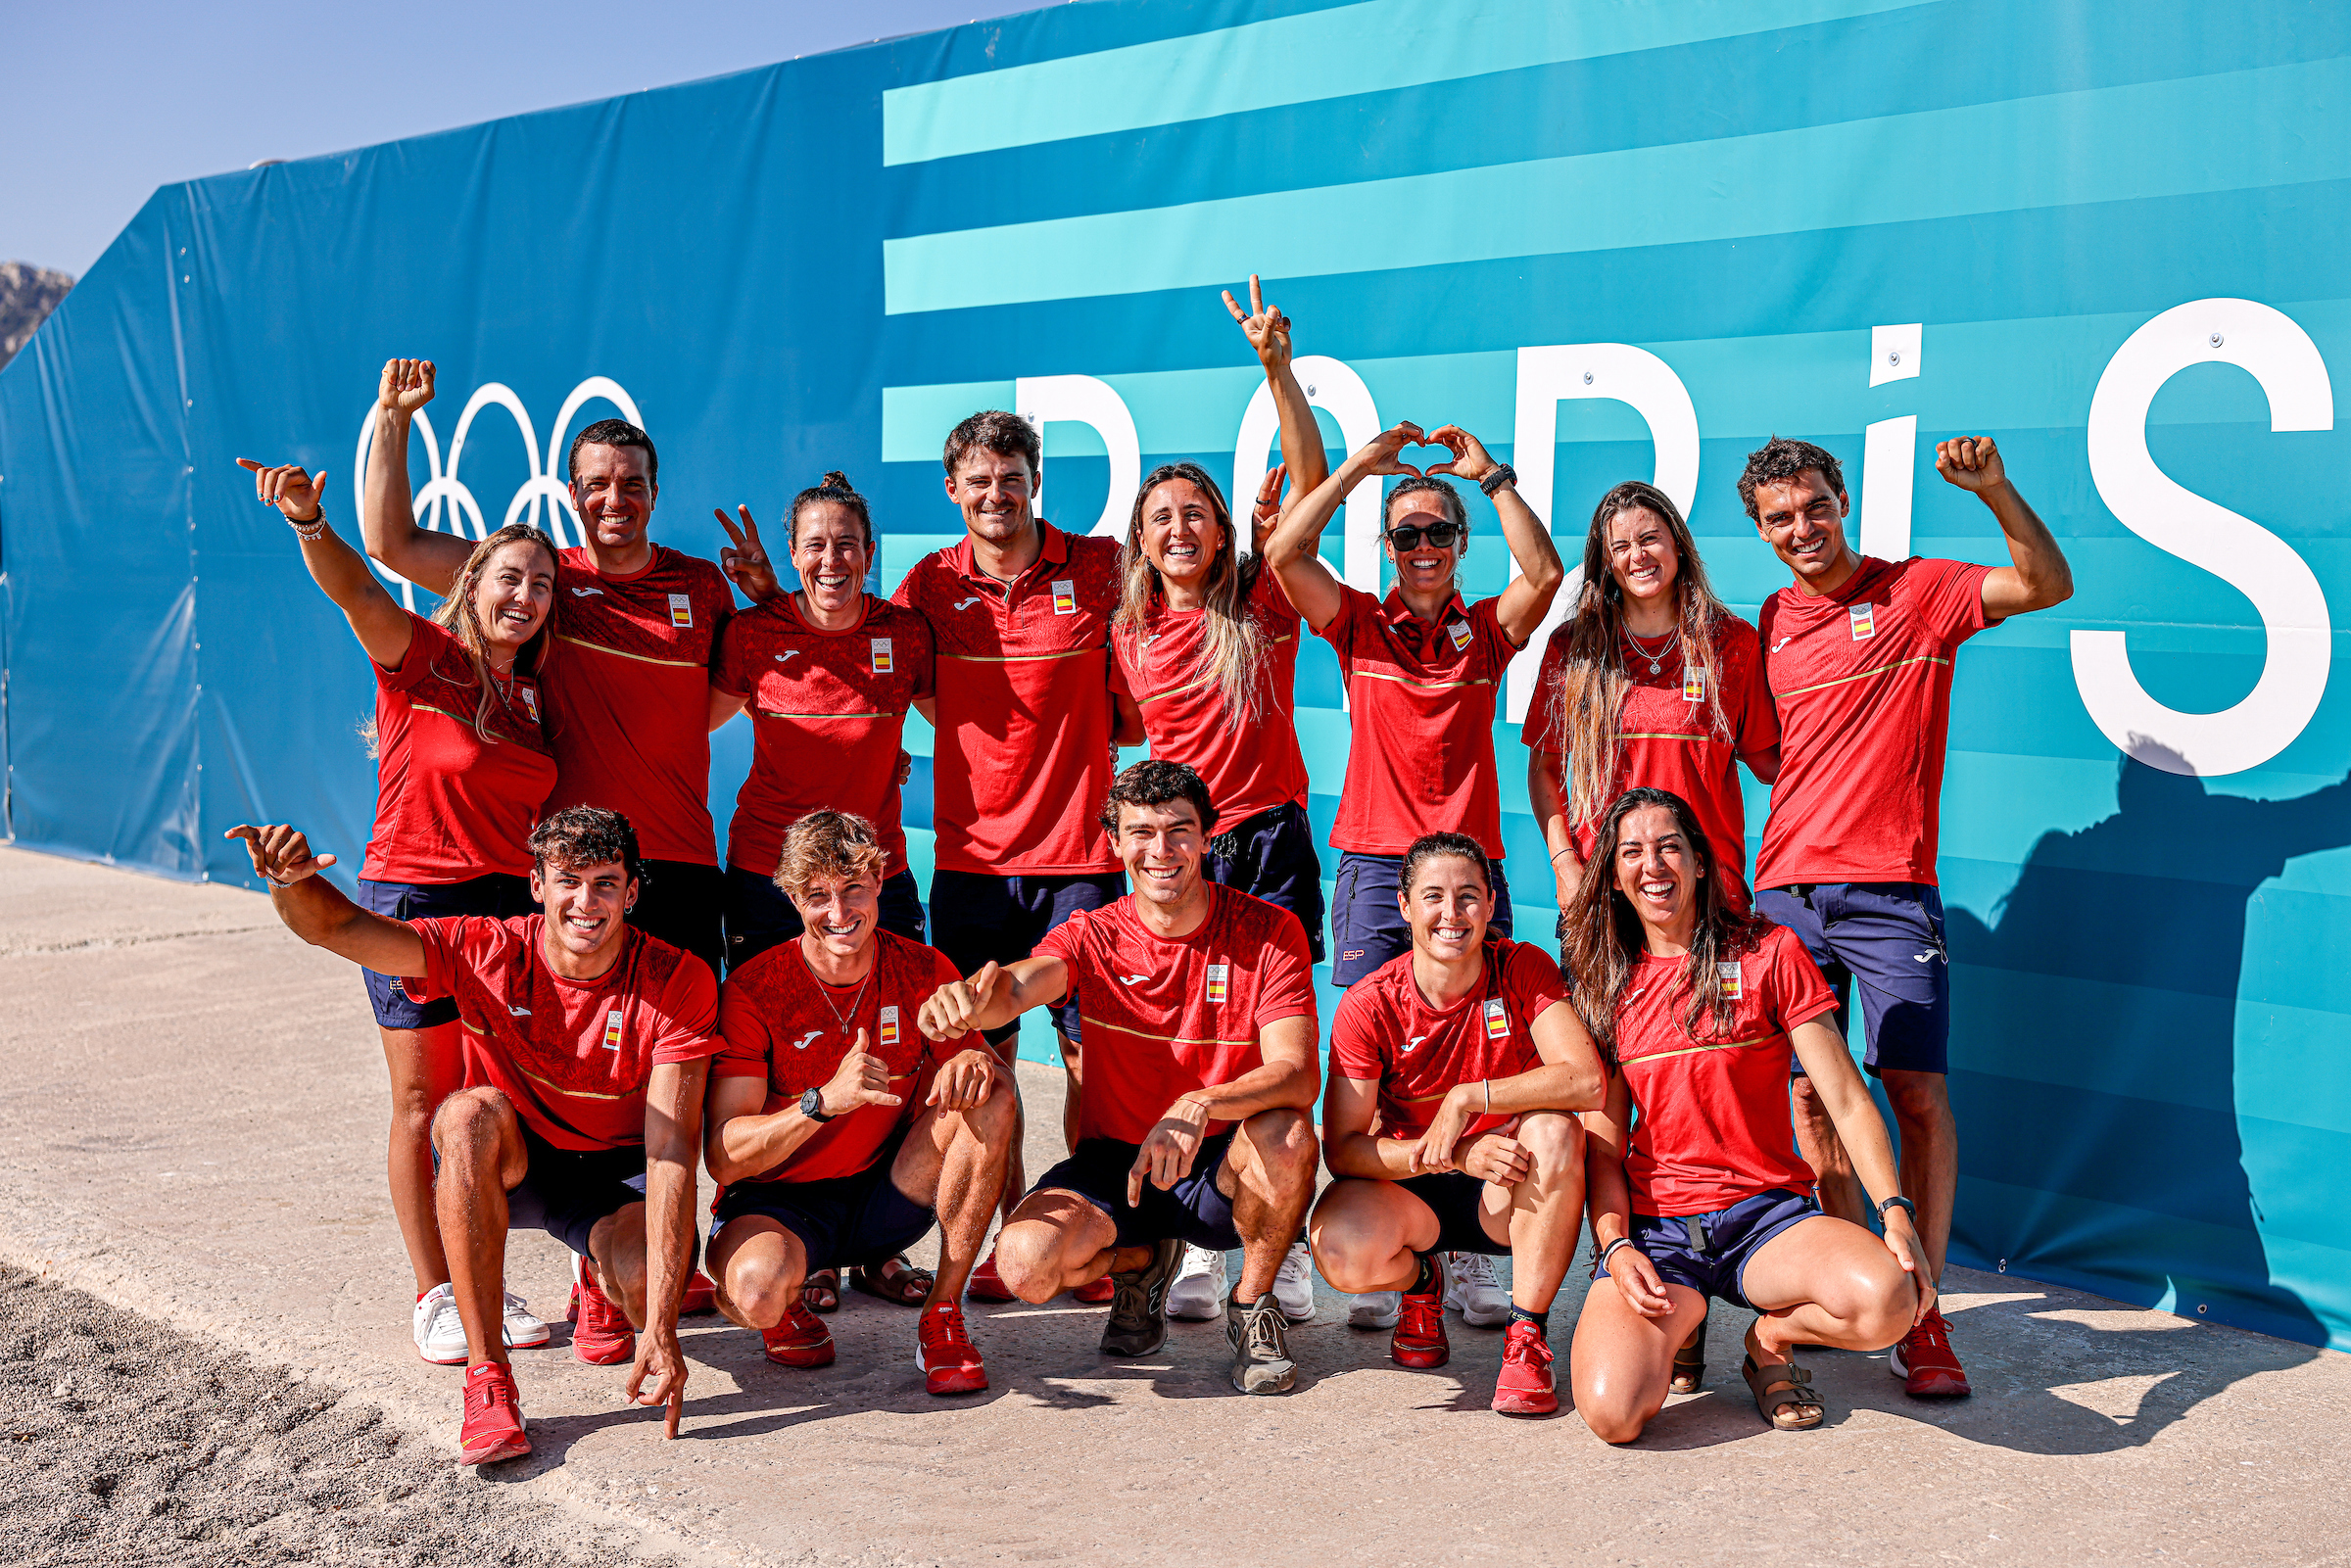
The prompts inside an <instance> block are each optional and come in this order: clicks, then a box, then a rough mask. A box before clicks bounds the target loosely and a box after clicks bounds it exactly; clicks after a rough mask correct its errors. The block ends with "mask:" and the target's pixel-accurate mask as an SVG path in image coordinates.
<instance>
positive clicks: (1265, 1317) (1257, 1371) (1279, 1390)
mask: <svg viewBox="0 0 2351 1568" xmlns="http://www.w3.org/2000/svg"><path fill="white" fill-rule="evenodd" d="M1287 1326H1288V1324H1287V1321H1286V1320H1285V1319H1284V1318H1283V1317H1282V1315H1281V1305H1280V1304H1279V1303H1278V1302H1276V1301H1274V1299H1273V1293H1272V1292H1271V1291H1268V1292H1266V1294H1265V1295H1263V1296H1260V1297H1259V1298H1258V1299H1257V1301H1256V1303H1255V1304H1254V1305H1253V1306H1249V1307H1243V1306H1242V1305H1241V1304H1240V1301H1239V1300H1238V1298H1236V1297H1227V1298H1226V1299H1225V1302H1224V1337H1225V1338H1226V1339H1228V1340H1230V1341H1232V1386H1233V1387H1234V1388H1236V1389H1239V1390H1240V1391H1241V1392H1242V1393H1243V1394H1287V1393H1289V1392H1290V1386H1291V1385H1292V1384H1294V1383H1296V1382H1297V1381H1298V1363H1297V1362H1296V1361H1293V1360H1291V1359H1290V1348H1289V1343H1288V1340H1287V1339H1286V1337H1285V1336H1284V1334H1283V1330H1284V1329H1285V1328H1286V1327H1287Z"/></svg>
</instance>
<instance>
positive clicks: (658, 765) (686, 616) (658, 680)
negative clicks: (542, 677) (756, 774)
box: [548, 545, 735, 866]
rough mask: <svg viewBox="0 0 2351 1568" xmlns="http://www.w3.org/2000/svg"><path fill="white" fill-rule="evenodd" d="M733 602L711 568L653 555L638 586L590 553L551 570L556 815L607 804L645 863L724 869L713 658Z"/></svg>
mask: <svg viewBox="0 0 2351 1568" xmlns="http://www.w3.org/2000/svg"><path fill="white" fill-rule="evenodd" d="M734 613H735V594H734V591H733V590H732V589H730V588H729V587H728V586H727V580H726V577H725V576H724V574H722V573H721V572H720V571H719V569H718V568H717V567H716V566H714V565H712V564H711V563H710V562H708V561H706V560H703V559H701V558H700V557H698V556H695V555H682V554H680V553H679V552H678V551H676V550H674V549H671V548H669V547H668V546H663V545H655V546H653V559H652V564H650V565H649V566H648V567H646V569H645V570H644V571H642V572H639V573H638V574H637V575H636V576H634V577H608V576H606V575H604V574H603V573H601V572H599V571H598V570H597V569H596V568H595V567H594V566H592V565H590V564H589V562H588V552H587V551H586V550H584V549H567V550H565V551H564V552H563V554H562V556H561V558H560V560H559V561H558V562H557V564H556V567H555V636H556V639H557V641H560V642H561V643H562V647H561V648H560V649H559V650H558V651H557V652H556V655H555V658H554V661H553V663H552V664H551V665H550V666H549V669H548V706H549V708H550V710H551V712H552V724H551V725H550V726H549V734H550V737H551V738H552V740H553V741H554V746H555V763H556V768H557V772H556V776H555V792H554V795H553V796H552V798H551V799H550V800H549V801H548V805H549V807H550V808H551V809H552V810H556V811H560V810H562V809H563V808H564V807H566V806H603V807H607V808H609V809H611V810H613V811H617V812H620V813H621V814H623V815H624V816H626V817H627V818H628V819H629V826H630V827H632V828H634V829H636V830H637V847H638V852H639V853H640V854H642V855H644V856H645V858H646V859H648V860H682V861H688V862H691V863H692V864H694V865H696V866H715V865H717V864H718V854H717V845H718V839H717V835H716V833H715V832H714V831H713V830H712V828H711V826H710V655H711V652H712V650H713V649H715V648H716V647H717V646H718V635H719V633H720V631H721V630H723V629H724V628H725V626H726V624H727V617H728V616H730V615H732V614H734Z"/></svg>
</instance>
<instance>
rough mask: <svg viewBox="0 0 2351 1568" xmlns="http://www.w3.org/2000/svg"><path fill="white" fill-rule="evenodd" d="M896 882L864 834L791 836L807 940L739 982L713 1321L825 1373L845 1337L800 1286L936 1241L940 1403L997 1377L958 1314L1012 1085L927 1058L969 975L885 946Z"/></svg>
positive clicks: (836, 826) (720, 1122) (811, 825)
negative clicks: (924, 1018) (724, 1319)
mask: <svg viewBox="0 0 2351 1568" xmlns="http://www.w3.org/2000/svg"><path fill="white" fill-rule="evenodd" d="M887 870H888V850H887V849H886V848H884V846H883V842H882V834H881V833H880V832H877V831H876V829H875V827H874V825H873V824H872V823H870V822H868V821H866V820H865V819H864V818H862V817H853V816H849V815H847V814H846V813H843V812H838V811H815V812H810V813H809V814H808V815H806V816H804V817H802V818H801V819H800V820H799V821H798V822H796V823H794V824H793V825H792V828H791V829H790V830H789V831H787V832H785V833H784V835H783V849H782V855H781V858H780V860H779V861H778V864H777V867H776V884H777V886H778V887H780V888H781V889H782V890H783V892H784V894H785V896H786V897H788V898H790V899H791V900H792V907H793V908H794V909H796V910H797V911H798V912H799V916H800V920H801V922H802V929H801V932H800V934H799V935H798V936H797V937H795V938H793V939H792V940H791V941H787V942H781V943H778V944H777V945H776V946H774V947H771V948H768V949H767V950H766V951H765V952H762V953H760V954H759V955H758V956H757V957H756V958H753V959H752V960H751V961H750V962H749V963H747V964H744V966H743V967H742V968H741V969H738V970H736V971H735V972H734V973H733V974H729V975H728V976H727V987H726V995H725V998H724V1000H723V1001H722V1002H721V1004H720V1008H719V1022H720V1029H721V1031H722V1032H723V1033H724V1034H725V1036H726V1050H725V1052H724V1054H722V1055H721V1056H720V1057H719V1059H718V1062H717V1065H716V1066H715V1067H713V1068H712V1069H711V1073H712V1082H711V1089H710V1111H709V1116H708V1118H707V1120H708V1125H709V1132H708V1135H707V1140H706V1149H705V1158H706V1159H707V1160H708V1162H709V1165H710V1175H711V1177H712V1179H714V1180H716V1181H717V1182H718V1183H719V1184H720V1190H719V1197H718V1205H717V1212H716V1219H715V1221H714V1229H713V1231H712V1235H711V1239H710V1271H711V1273H712V1275H713V1276H715V1277H716V1279H717V1280H718V1285H719V1291H718V1303H719V1309H720V1310H721V1311H723V1312H725V1313H726V1314H727V1316H729V1317H731V1318H733V1319H734V1320H735V1321H736V1322H738V1323H741V1324H742V1325H743V1326H744V1327H745V1328H755V1329H757V1330H759V1331H760V1334H761V1335H762V1336H763V1337H764V1338H765V1340H766V1342H767V1356H768V1359H769V1360H771V1361H775V1362H777V1363H779V1364H781V1365H784V1366H825V1365H828V1364H829V1363H830V1362H831V1361H832V1360H833V1356H834V1349H833V1335H832V1332H831V1330H829V1329H827V1328H826V1327H825V1321H824V1319H823V1318H821V1317H819V1316H817V1315H816V1314H815V1313H814V1312H812V1311H810V1310H809V1309H808V1306H807V1304H806V1303H805V1302H804V1301H803V1300H802V1299H801V1287H802V1285H803V1284H804V1283H805V1281H806V1280H807V1277H808V1275H809V1274H810V1273H811V1272H812V1271H814V1270H817V1269H828V1268H830V1269H840V1268H846V1267H850V1266H853V1265H861V1264H878V1263H880V1262H882V1261H883V1260H884V1259H890V1258H895V1257H897V1256H898V1255H899V1254H900V1253H902V1252H904V1251H905V1250H906V1249H907V1248H909V1247H911V1246H913V1245H914V1244H915V1243H916V1242H917V1241H919V1240H921V1239H922V1238H923V1237H924V1236H926V1235H928V1234H929V1233H930V1230H931V1227H932V1225H934V1224H935V1223H936V1224H937V1225H939V1226H940V1238H939V1258H938V1268H937V1270H936V1273H935V1274H934V1275H933V1276H932V1279H931V1286H930V1294H929V1296H928V1298H927V1299H926V1300H925V1301H924V1303H923V1315H922V1318H921V1320H920V1322H919V1324H918V1326H917V1329H916V1350H915V1365H917V1366H918V1367H920V1368H921V1369H922V1370H923V1373H924V1376H925V1379H926V1382H927V1385H928V1387H929V1389H930V1391H931V1392H932V1393H933V1394H969V1393H974V1392H976V1391H978V1390H981V1389H984V1388H986V1387H987V1369H986V1367H985V1366H984V1365H983V1364H982V1362H981V1359H980V1353H979V1351H978V1350H976V1349H975V1348H974V1347H973V1345H972V1340H971V1335H970V1334H969V1333H968V1332H967V1331H966V1330H965V1327H964V1321H963V1307H962V1306H961V1305H960V1298H961V1296H962V1294H963V1286H964V1281H965V1280H966V1279H967V1278H968V1277H969V1276H970V1274H971V1271H972V1265H973V1263H975V1262H976V1261H978V1259H979V1257H980V1248H981V1245H982V1244H983V1243H984V1241H985V1240H986V1239H987V1221H988V1217H989V1216H990V1215H991V1214H992V1213H993V1212H995V1207H996V1196H997V1194H998V1192H999V1191H1000V1190H1001V1189H1002V1187H1003V1185H1004V1171H1005V1166H1006V1164H1007V1163H1008V1161H1009V1159H1010V1155H1011V1149H1012V1133H1013V1094H1012V1073H1011V1070H1010V1069H1007V1068H1006V1067H1005V1066H1004V1065H1003V1064H1001V1063H999V1062H998V1061H997V1060H996V1058H995V1055H994V1053H992V1052H990V1051H986V1050H977V1049H976V1050H969V1051H963V1052H960V1053H956V1054H954V1055H952V1056H950V1055H947V1054H946V1053H944V1052H937V1051H934V1050H933V1049H932V1048H931V1047H930V1046H929V1045H928V1043H927V1042H926V1041H925V1039H924V1037H923V1035H922V1033H921V1032H920V1031H919V1030H917V1029H916V1028H915V1024H914V1015H915V1010H916V1009H917V1008H919V1007H920V1006H921V1005H922V1004H923V1001H924V999H925V998H927V997H929V996H930V995H931V994H932V993H933V992H934V991H936V990H937V989H938V987H940V986H941V985H948V984H952V983H954V982H955V981H956V980H957V979H958V977H959V976H958V975H957V974H956V972H955V967H954V966H953V965H952V964H949V963H948V962H947V960H946V958H945V956H944V955H942V954H940V953H938V952H937V951H936V950H935V949H932V948H929V947H925V946H924V945H923V944H922V943H920V942H913V941H908V940H907V939H906V938H904V937H901V936H898V935H896V934H894V933H892V932H890V931H888V930H885V929H883V928H882V925H881V920H882V909H881V906H882V886H883V882H884V880H885V873H886V872H887Z"/></svg>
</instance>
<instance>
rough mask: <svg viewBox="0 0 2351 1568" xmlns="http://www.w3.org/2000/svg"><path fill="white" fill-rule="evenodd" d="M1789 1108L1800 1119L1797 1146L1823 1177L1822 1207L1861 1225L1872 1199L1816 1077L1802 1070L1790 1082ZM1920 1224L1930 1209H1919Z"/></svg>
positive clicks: (1821, 1188) (1797, 1122) (1821, 1208)
mask: <svg viewBox="0 0 2351 1568" xmlns="http://www.w3.org/2000/svg"><path fill="white" fill-rule="evenodd" d="M1788 1093H1789V1109H1790V1111H1791V1112H1792V1113H1793V1114H1794V1117H1795V1120H1796V1149H1797V1153H1799V1154H1800V1155H1802V1156H1803V1157H1804V1164H1808V1165H1810V1166H1811V1167H1812V1169H1813V1171H1814V1172H1815V1173H1816V1174H1818V1175H1819V1177H1820V1210H1821V1212H1822V1213H1825V1214H1832V1215H1835V1216H1836V1217H1837V1218H1839V1219H1847V1220H1850V1221H1852V1222H1853V1223H1854V1224H1856V1225H1858V1224H1860V1223H1862V1222H1863V1220H1864V1218H1865V1216H1866V1215H1867V1214H1868V1213H1869V1204H1868V1201H1867V1200H1866V1199H1865V1198H1863V1196H1862V1193H1861V1178H1860V1177H1858V1176H1856V1175H1854V1174H1853V1158H1852V1156H1850V1155H1848V1154H1847V1153H1846V1152H1845V1140H1844V1139H1842V1138H1840V1137H1838V1136H1837V1123H1836V1122H1835V1121H1832V1120H1831V1119H1830V1118H1829V1111H1828V1107H1826V1106H1824V1105H1822V1104H1821V1103H1820V1096H1819V1095H1818V1094H1817V1093H1816V1092H1814V1090H1813V1088H1812V1080H1811V1078H1809V1077H1808V1076H1805V1075H1804V1074H1802V1073H1799V1074H1798V1075H1797V1076H1796V1078H1795V1080H1794V1081H1793V1082H1792V1083H1791V1084H1790V1085H1789V1089H1788ZM1919 1214H1920V1224H1921V1227H1922V1228H1923V1227H1924V1224H1925V1214H1926V1209H1925V1206H1924V1205H1923V1204H1922V1205H1920V1209H1919Z"/></svg>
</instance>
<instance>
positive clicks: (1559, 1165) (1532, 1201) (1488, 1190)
mask: <svg viewBox="0 0 2351 1568" xmlns="http://www.w3.org/2000/svg"><path fill="white" fill-rule="evenodd" d="M1515 1136H1516V1138H1517V1140H1518V1141H1519V1142H1520V1143H1521V1144H1523V1145H1525V1147H1526V1150H1527V1152H1528V1153H1529V1154H1531V1155H1532V1156H1533V1157H1534V1168H1533V1169H1532V1170H1531V1171H1530V1172H1528V1174H1527V1177H1526V1179H1525V1180H1524V1181H1521V1182H1519V1183H1518V1184H1517V1185H1515V1186H1513V1187H1511V1189H1510V1194H1509V1198H1510V1208H1509V1210H1508V1211H1507V1212H1496V1211H1495V1209H1494V1207H1493V1205H1494V1203H1495V1200H1497V1199H1499V1198H1500V1197H1501V1196H1502V1190H1501V1189H1500V1188H1498V1187H1496V1186H1495V1185H1494V1184H1493V1183H1492V1182H1487V1183H1486V1184H1485V1194H1486V1200H1487V1204H1488V1207H1487V1209H1486V1211H1485V1212H1484V1213H1482V1214H1481V1215H1480V1216H1479V1217H1480V1218H1481V1219H1482V1220H1483V1221H1484V1223H1485V1227H1486V1234H1487V1235H1489V1236H1492V1237H1493V1238H1494V1239H1495V1240H1497V1241H1502V1240H1505V1239H1507V1240H1508V1241H1509V1242H1510V1244H1511V1306H1512V1307H1518V1308H1520V1309H1522V1310H1524V1311H1529V1312H1548V1311H1550V1310H1551V1303H1552V1299H1553V1298H1554V1297H1556V1296H1558V1295H1559V1281H1561V1280H1563V1279H1565V1278H1566V1277H1567V1268H1568V1265H1569V1264H1570V1263H1572V1262H1574V1261H1575V1244H1576V1241H1577V1240H1578V1238H1580V1237H1581V1236H1582V1235H1583V1231H1584V1124H1583V1122H1582V1121H1580V1120H1578V1119H1577V1118H1576V1117H1571V1116H1562V1115H1560V1114H1559V1112H1556V1111H1537V1112H1533V1113H1531V1114H1529V1115H1527V1116H1524V1117H1519V1119H1518V1131H1517V1133H1516V1134H1515ZM1498 1221H1499V1227H1498V1223H1497V1222H1498ZM1386 1288H1387V1289H1390V1290H1394V1289H1397V1288H1398V1287H1396V1286H1393V1285H1391V1286H1388V1287H1386Z"/></svg>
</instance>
